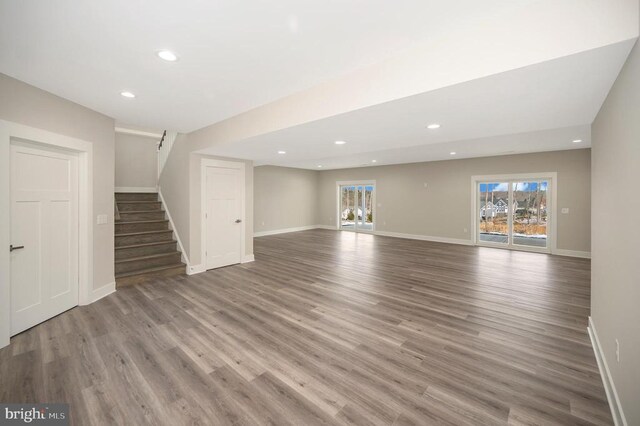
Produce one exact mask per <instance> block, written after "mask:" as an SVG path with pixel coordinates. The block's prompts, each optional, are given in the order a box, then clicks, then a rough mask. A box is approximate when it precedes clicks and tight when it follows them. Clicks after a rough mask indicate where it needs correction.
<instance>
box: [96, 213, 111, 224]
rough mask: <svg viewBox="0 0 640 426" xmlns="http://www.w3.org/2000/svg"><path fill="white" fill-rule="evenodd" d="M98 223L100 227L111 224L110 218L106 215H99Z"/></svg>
mask: <svg viewBox="0 0 640 426" xmlns="http://www.w3.org/2000/svg"><path fill="white" fill-rule="evenodd" d="M96 222H97V224H98V225H104V224H106V223H109V216H107V215H106V214H99V215H98V219H97V221H96Z"/></svg>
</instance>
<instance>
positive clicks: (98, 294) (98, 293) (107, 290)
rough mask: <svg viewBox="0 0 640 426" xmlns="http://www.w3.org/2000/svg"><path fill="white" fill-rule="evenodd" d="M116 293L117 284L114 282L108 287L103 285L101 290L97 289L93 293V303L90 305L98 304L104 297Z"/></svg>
mask: <svg viewBox="0 0 640 426" xmlns="http://www.w3.org/2000/svg"><path fill="white" fill-rule="evenodd" d="M115 291H116V282H115V281H114V282H112V283H109V284H107V285H103V286H102V287H100V288H97V289H95V290H93V291H92V292H91V302H89V303H93V302H97V301H98V300H100V299H102V298H103V297H107V296H108V295H110V294H111V293H115Z"/></svg>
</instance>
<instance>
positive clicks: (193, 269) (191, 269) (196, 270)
mask: <svg viewBox="0 0 640 426" xmlns="http://www.w3.org/2000/svg"><path fill="white" fill-rule="evenodd" d="M206 270H207V268H206V267H205V266H204V264H202V263H201V264H200V265H187V275H195V274H200V273H202V272H204V271H206Z"/></svg>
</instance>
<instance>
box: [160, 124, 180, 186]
mask: <svg viewBox="0 0 640 426" xmlns="http://www.w3.org/2000/svg"><path fill="white" fill-rule="evenodd" d="M177 136H178V132H168V131H166V130H165V131H164V132H162V138H161V139H160V142H159V143H158V180H160V174H161V173H162V169H163V168H164V165H165V164H166V163H167V159H168V158H169V153H170V152H171V148H172V147H173V142H174V141H175V140H176V137H177Z"/></svg>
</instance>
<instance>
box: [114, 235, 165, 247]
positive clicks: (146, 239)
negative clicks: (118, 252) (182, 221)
mask: <svg viewBox="0 0 640 426" xmlns="http://www.w3.org/2000/svg"><path fill="white" fill-rule="evenodd" d="M172 238H173V231H167V232H159V233H157V234H143V235H127V236H123V237H118V236H116V247H122V246H131V245H134V244H145V243H155V242H158V241H166V242H170V241H171V239H172Z"/></svg>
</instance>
